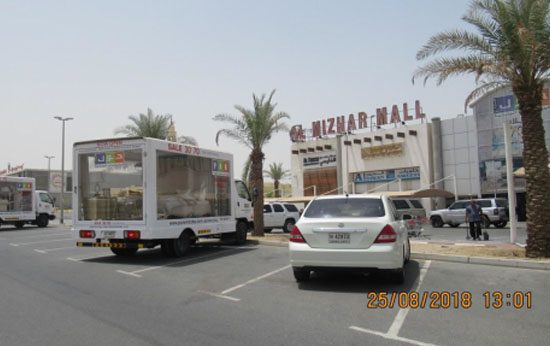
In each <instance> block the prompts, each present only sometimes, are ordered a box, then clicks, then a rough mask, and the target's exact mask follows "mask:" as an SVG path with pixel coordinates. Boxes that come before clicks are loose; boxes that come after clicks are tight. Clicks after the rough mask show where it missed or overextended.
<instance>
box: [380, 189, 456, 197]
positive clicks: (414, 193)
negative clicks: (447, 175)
mask: <svg viewBox="0 0 550 346" xmlns="http://www.w3.org/2000/svg"><path fill="white" fill-rule="evenodd" d="M377 193H380V194H381V195H386V196H388V197H404V198H430V197H444V198H454V196H455V195H454V194H453V193H451V192H449V191H447V190H441V189H420V190H407V191H381V192H377Z"/></svg>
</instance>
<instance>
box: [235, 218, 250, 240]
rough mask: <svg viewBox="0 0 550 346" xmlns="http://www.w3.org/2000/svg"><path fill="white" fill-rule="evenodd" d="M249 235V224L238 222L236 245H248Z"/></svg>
mask: <svg viewBox="0 0 550 346" xmlns="http://www.w3.org/2000/svg"><path fill="white" fill-rule="evenodd" d="M247 235H248V224H247V223H246V222H245V221H242V220H241V221H239V222H237V231H236V232H235V245H242V244H244V243H246V237H247Z"/></svg>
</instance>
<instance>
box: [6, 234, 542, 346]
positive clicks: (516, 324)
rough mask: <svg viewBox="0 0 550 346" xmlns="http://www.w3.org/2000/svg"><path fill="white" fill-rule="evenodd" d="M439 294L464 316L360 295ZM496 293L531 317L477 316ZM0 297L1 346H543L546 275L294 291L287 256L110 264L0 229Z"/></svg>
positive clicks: (450, 273) (473, 268) (278, 252)
mask: <svg viewBox="0 0 550 346" xmlns="http://www.w3.org/2000/svg"><path fill="white" fill-rule="evenodd" d="M444 291H449V292H451V293H453V292H457V294H458V295H459V297H460V299H462V298H467V297H468V294H470V293H471V295H472V298H471V300H470V302H471V307H469V308H465V307H462V306H461V305H462V304H463V303H462V300H461V302H460V303H459V307H457V308H456V307H454V304H455V303H456V300H453V298H450V299H451V300H450V301H449V304H450V306H448V307H447V308H437V309H430V308H428V307H426V308H412V309H400V308H399V307H398V306H397V303H396V304H394V305H395V306H394V307H393V308H381V307H379V308H376V307H373V308H369V307H368V303H369V294H370V298H373V297H379V296H380V293H388V294H389V296H390V297H391V295H392V294H395V296H396V298H399V297H402V298H403V299H405V298H407V297H409V294H410V293H411V292H419V293H420V295H421V296H422V295H423V294H424V292H426V293H429V294H432V295H433V296H434V297H436V298H437V297H440V298H442V295H441V293H442V292H444ZM495 291H502V292H504V294H506V293H510V294H513V293H514V292H524V293H526V292H528V291H529V292H531V304H532V307H531V308H530V309H528V308H526V307H525V304H526V302H525V299H524V300H523V305H524V306H523V307H518V308H514V307H512V306H507V305H506V302H510V300H508V299H506V298H505V302H504V304H503V306H502V307H501V308H494V307H490V308H485V307H484V299H483V293H484V292H489V293H491V294H492V293H493V292H495ZM0 292H2V295H0V345H94V346H96V345H98V344H99V345H107V344H111V345H113V344H114V345H183V344H185V345H206V344H208V345H410V344H415V345H428V344H434V345H464V344H486V345H517V344H525V345H546V344H547V337H548V330H550V319H549V318H548V317H549V313H550V273H549V272H546V271H536V270H526V269H513V268H502V267H498V268H497V267H490V266H483V265H466V264H458V263H445V262H437V261H412V262H411V263H409V265H408V266H407V280H406V282H405V283H404V284H403V285H400V286H394V285H391V284H388V283H387V282H385V281H384V280H383V279H382V278H380V277H379V276H377V275H366V276H365V275H351V274H325V275H318V276H314V277H313V279H312V280H311V281H310V282H308V283H303V284H299V285H298V284H297V283H296V282H295V281H294V279H293V277H292V273H291V270H290V268H289V267H288V250H287V249H286V248H280V247H269V246H265V247H264V246H242V247H227V246H220V245H219V244H215V243H210V244H205V245H203V246H199V247H196V248H194V249H193V250H192V251H191V253H190V254H189V256H187V257H185V258H181V259H166V258H164V257H162V255H161V253H160V251H159V250H145V251H140V252H138V255H137V256H136V258H133V259H121V258H117V257H115V256H113V255H112V254H111V252H110V251H109V250H107V249H79V248H75V247H74V241H72V240H71V239H70V237H69V232H68V230H66V229H64V228H61V227H49V228H47V229H37V228H33V227H28V228H25V229H23V230H14V229H10V228H7V227H2V228H1V229H0ZM432 292H435V293H432ZM451 297H452V296H451ZM519 298H520V297H519V295H518V297H517V299H518V300H519ZM435 300H436V299H435V298H431V297H429V298H428V299H427V304H428V305H429V303H434V301H435ZM370 301H371V303H375V302H381V301H380V300H377V299H370ZM466 302H468V299H466ZM402 303H403V304H405V303H406V302H402ZM517 303H518V304H519V303H520V302H519V301H518V302H517ZM441 304H443V305H444V306H445V305H446V303H445V304H444V301H443V299H440V300H439V301H435V305H441ZM403 306H404V305H403Z"/></svg>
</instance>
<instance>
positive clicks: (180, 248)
mask: <svg viewBox="0 0 550 346" xmlns="http://www.w3.org/2000/svg"><path fill="white" fill-rule="evenodd" d="M173 244H174V246H173V248H174V256H175V257H182V256H184V255H185V253H187V251H188V250H189V247H190V246H191V236H190V235H189V232H187V231H183V232H182V233H181V234H180V236H179V238H178V239H174V241H173Z"/></svg>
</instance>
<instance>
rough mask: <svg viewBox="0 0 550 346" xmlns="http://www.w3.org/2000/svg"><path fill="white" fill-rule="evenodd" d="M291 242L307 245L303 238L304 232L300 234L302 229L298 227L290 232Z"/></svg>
mask: <svg viewBox="0 0 550 346" xmlns="http://www.w3.org/2000/svg"><path fill="white" fill-rule="evenodd" d="M289 241H291V242H293V243H305V242H306V240H305V239H304V237H303V236H302V232H300V229H299V228H298V227H296V226H294V227H292V230H291V231H290V239H289Z"/></svg>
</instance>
